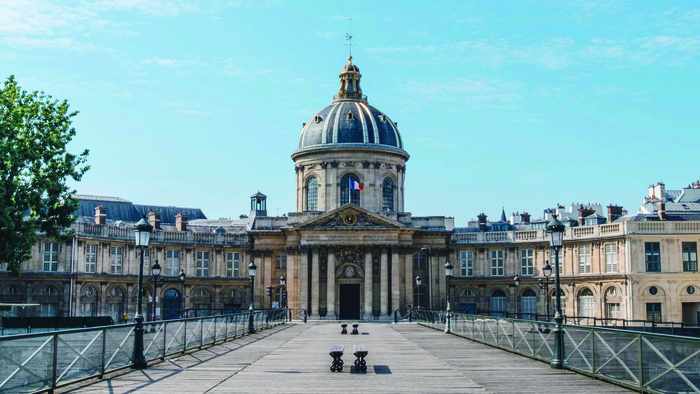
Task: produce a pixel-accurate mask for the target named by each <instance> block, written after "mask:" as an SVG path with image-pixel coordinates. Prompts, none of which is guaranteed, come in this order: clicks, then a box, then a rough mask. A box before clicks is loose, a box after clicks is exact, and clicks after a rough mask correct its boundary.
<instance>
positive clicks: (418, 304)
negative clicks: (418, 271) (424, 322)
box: [416, 275, 423, 309]
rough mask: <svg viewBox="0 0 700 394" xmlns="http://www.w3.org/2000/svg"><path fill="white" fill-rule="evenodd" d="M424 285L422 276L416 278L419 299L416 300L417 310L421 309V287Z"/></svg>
mask: <svg viewBox="0 0 700 394" xmlns="http://www.w3.org/2000/svg"><path fill="white" fill-rule="evenodd" d="M421 283H423V278H421V276H420V275H418V276H416V286H418V299H417V300H416V309H420V297H421V292H420V285H421Z"/></svg>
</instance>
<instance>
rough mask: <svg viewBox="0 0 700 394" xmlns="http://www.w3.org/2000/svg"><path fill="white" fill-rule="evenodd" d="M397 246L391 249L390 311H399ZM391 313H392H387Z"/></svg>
mask: <svg viewBox="0 0 700 394" xmlns="http://www.w3.org/2000/svg"><path fill="white" fill-rule="evenodd" d="M400 266H401V265H400V261H399V246H398V245H394V246H392V248H391V309H399V308H400V307H401V304H400V303H399V297H400V295H401V292H400V291H401V287H400V286H401V282H400V280H401V269H400V268H399V267H400ZM389 313H393V311H389Z"/></svg>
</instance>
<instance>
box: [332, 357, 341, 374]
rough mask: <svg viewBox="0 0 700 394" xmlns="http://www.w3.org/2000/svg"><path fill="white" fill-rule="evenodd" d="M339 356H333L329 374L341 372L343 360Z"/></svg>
mask: <svg viewBox="0 0 700 394" xmlns="http://www.w3.org/2000/svg"><path fill="white" fill-rule="evenodd" d="M340 357H341V356H333V363H331V372H343V359H341V358H340Z"/></svg>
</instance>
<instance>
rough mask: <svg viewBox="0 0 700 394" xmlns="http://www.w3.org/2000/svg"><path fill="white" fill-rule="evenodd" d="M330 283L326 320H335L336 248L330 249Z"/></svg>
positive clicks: (328, 282)
mask: <svg viewBox="0 0 700 394" xmlns="http://www.w3.org/2000/svg"><path fill="white" fill-rule="evenodd" d="M326 271H327V272H328V281H326V308H327V310H328V313H326V319H335V248H333V247H332V246H331V247H329V248H328V269H327V270H326Z"/></svg>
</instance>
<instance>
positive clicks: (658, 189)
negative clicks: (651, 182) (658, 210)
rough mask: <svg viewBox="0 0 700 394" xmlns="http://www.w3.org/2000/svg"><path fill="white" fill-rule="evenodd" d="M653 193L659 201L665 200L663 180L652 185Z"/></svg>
mask: <svg viewBox="0 0 700 394" xmlns="http://www.w3.org/2000/svg"><path fill="white" fill-rule="evenodd" d="M654 195H655V196H656V198H658V199H659V200H661V201H666V185H664V183H663V182H659V183H657V184H656V186H654Z"/></svg>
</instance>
